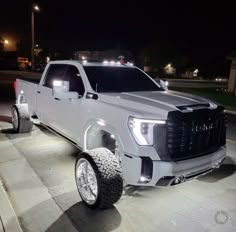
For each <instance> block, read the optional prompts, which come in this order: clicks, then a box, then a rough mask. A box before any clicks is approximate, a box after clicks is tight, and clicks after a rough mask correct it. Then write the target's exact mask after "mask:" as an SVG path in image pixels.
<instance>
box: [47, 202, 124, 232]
mask: <svg viewBox="0 0 236 232" xmlns="http://www.w3.org/2000/svg"><path fill="white" fill-rule="evenodd" d="M64 215H66V216H67V217H68V218H69V219H70V220H71V221H72V223H73V225H74V227H75V228H76V229H77V230H78V231H80V232H81V231H82V232H94V231H96V232H108V231H112V230H114V229H115V228H117V227H119V225H120V224H121V215H120V213H119V212H118V210H117V209H116V208H115V207H114V206H113V207H112V208H110V209H105V210H93V209H90V208H88V207H87V206H85V205H84V203H82V202H78V203H77V204H75V205H73V206H72V207H70V208H69V209H68V210H67V211H65V212H64V214H63V215H62V216H61V217H60V218H59V219H58V220H57V221H55V222H54V223H53V224H52V225H51V226H50V227H49V228H48V230H47V232H52V231H57V232H64V231H65V230H64V229H65V228H64V226H63V224H64V217H65V216H64ZM60 228H61V230H60Z"/></svg>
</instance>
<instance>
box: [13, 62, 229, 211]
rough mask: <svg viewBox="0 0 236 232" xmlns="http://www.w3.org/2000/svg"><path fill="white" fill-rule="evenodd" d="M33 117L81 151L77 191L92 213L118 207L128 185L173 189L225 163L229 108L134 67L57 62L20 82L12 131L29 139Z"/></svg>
mask: <svg viewBox="0 0 236 232" xmlns="http://www.w3.org/2000/svg"><path fill="white" fill-rule="evenodd" d="M32 118H37V119H38V120H39V121H40V122H41V123H42V125H44V126H46V127H48V128H50V129H51V130H53V131H54V132H56V133H58V134H60V135H62V136H63V137H64V138H66V139H68V140H69V141H70V142H72V143H73V144H74V145H76V146H77V147H79V148H81V153H80V154H79V155H78V159H77V161H76V165H75V178H76V184H77V187H78V192H79V194H80V196H81V198H82V200H83V201H84V203H85V204H86V205H88V206H89V207H94V208H95V207H96V208H106V207H110V206H111V205H112V204H114V203H115V202H116V201H118V200H119V198H120V197H121V195H122V190H123V182H125V183H126V184H129V185H140V186H171V185H176V184H179V183H182V182H185V181H187V180H190V179H192V178H196V177H198V176H200V175H204V174H206V173H208V172H210V171H212V170H214V169H215V168H218V167H219V165H220V164H221V162H222V161H223V159H224V158H225V156H226V148H225V143H226V118H225V113H224V107H222V106H220V105H217V104H216V103H213V102H211V101H209V100H206V99H203V98H200V97H196V96H193V95H188V94H184V93H179V92H174V91H170V90H167V89H166V88H163V87H161V86H160V85H159V84H157V83H156V82H155V81H153V80H152V78H151V77H149V76H148V75H147V74H145V73H144V72H143V71H142V70H140V69H139V68H137V67H134V66H131V65H121V64H120V63H114V62H103V63H89V62H87V63H86V62H79V61H72V60H70V61H54V62H49V63H48V65H47V66H46V68H45V70H44V73H43V75H42V77H41V80H40V82H39V83H36V82H35V83H34V82H33V81H30V80H23V79H17V80H16V104H15V105H14V106H13V108H12V122H13V128H14V130H15V131H16V132H18V133H26V132H30V131H31V130H32V126H33V124H32Z"/></svg>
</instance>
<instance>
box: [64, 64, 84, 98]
mask: <svg viewBox="0 0 236 232" xmlns="http://www.w3.org/2000/svg"><path fill="white" fill-rule="evenodd" d="M65 77H66V79H68V80H69V82H70V91H75V92H78V93H79V95H81V96H82V95H84V91H85V90H84V84H83V81H82V78H81V76H80V74H79V70H78V69H77V68H76V67H75V66H73V65H68V68H67V71H66V74H65Z"/></svg>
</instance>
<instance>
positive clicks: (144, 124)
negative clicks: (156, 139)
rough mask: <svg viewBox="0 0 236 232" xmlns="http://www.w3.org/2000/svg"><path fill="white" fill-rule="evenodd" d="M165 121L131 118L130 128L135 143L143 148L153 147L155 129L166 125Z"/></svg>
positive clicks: (129, 121)
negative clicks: (156, 126) (159, 125)
mask: <svg viewBox="0 0 236 232" xmlns="http://www.w3.org/2000/svg"><path fill="white" fill-rule="evenodd" d="M165 123H166V122H165V121H164V120H148V119H139V118H133V117H129V120H128V126H129V129H130V131H131V134H132V135H133V137H134V139H135V141H136V142H137V143H138V144H139V145H142V146H145V145H148V146H150V145H153V128H154V126H155V125H158V124H161V125H163V124H165Z"/></svg>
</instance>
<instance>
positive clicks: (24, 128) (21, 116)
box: [12, 104, 33, 133]
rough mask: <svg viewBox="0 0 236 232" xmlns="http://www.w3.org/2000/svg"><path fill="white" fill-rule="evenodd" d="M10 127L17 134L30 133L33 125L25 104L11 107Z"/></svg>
mask: <svg viewBox="0 0 236 232" xmlns="http://www.w3.org/2000/svg"><path fill="white" fill-rule="evenodd" d="M12 125H13V130H14V131H15V132H17V133H28V132H31V131H32V128H33V123H32V121H31V120H30V116H29V113H28V105H27V104H16V105H14V106H13V107H12Z"/></svg>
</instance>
